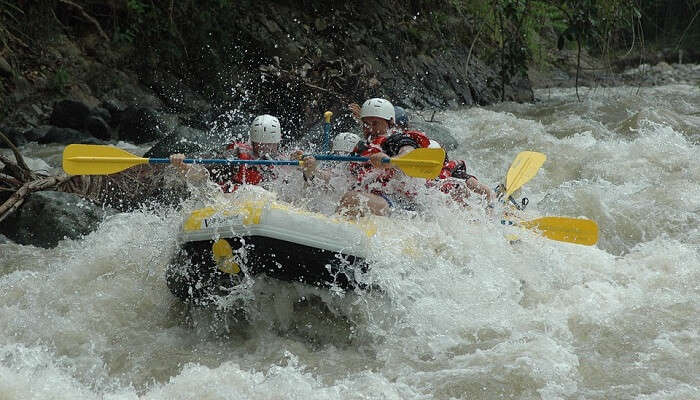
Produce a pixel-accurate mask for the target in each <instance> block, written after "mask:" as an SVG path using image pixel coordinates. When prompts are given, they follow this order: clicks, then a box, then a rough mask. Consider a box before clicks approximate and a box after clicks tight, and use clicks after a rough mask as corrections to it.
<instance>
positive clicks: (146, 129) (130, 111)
mask: <svg viewBox="0 0 700 400" xmlns="http://www.w3.org/2000/svg"><path fill="white" fill-rule="evenodd" d="M119 119H120V121H119V139H120V140H125V141H128V142H132V143H136V144H141V143H146V142H151V141H154V140H159V139H162V138H164V137H165V136H166V134H167V125H166V124H165V121H164V120H163V118H161V116H160V115H159V114H158V113H157V112H156V111H155V110H154V109H152V108H148V107H129V108H127V109H126V110H124V112H123V113H121V116H120V118H119Z"/></svg>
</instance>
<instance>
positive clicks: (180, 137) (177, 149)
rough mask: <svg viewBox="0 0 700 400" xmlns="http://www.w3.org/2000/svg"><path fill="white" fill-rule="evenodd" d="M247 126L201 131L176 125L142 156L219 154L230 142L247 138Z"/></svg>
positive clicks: (206, 155)
mask: <svg viewBox="0 0 700 400" xmlns="http://www.w3.org/2000/svg"><path fill="white" fill-rule="evenodd" d="M248 130H249V128H248V126H247V125H235V126H231V127H228V128H227V129H226V130H225V131H222V132H217V131H203V130H199V129H195V128H190V127H187V126H179V127H177V128H176V129H175V130H174V131H173V132H172V133H171V134H170V135H168V136H167V137H166V138H164V139H162V140H160V141H159V142H158V143H156V144H155V145H154V146H153V147H151V149H150V150H148V151H147V152H146V154H145V155H144V157H168V156H169V155H170V154H176V153H182V154H185V155H187V156H190V157H195V156H201V157H212V156H216V155H217V154H221V153H223V152H224V150H225V149H226V146H227V145H228V144H230V143H234V142H241V141H247V140H248Z"/></svg>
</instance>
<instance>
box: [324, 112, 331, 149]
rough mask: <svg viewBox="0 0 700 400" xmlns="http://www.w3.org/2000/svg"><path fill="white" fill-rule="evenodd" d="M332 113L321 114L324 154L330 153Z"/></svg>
mask: <svg viewBox="0 0 700 400" xmlns="http://www.w3.org/2000/svg"><path fill="white" fill-rule="evenodd" d="M332 116H333V113H332V112H330V111H326V112H325V113H324V114H323V120H324V122H323V151H325V152H326V153H328V152H330V151H331V117H332Z"/></svg>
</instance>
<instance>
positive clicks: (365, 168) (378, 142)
mask: <svg viewBox="0 0 700 400" xmlns="http://www.w3.org/2000/svg"><path fill="white" fill-rule="evenodd" d="M394 135H405V136H407V137H409V138H411V139H413V141H415V143H416V144H418V147H428V146H429V145H430V139H428V137H427V136H425V134H424V133H423V132H420V131H416V130H402V131H396V132H394V133H392V134H391V135H388V136H378V137H374V138H372V139H371V140H366V141H364V142H361V143H358V145H357V146H355V148H354V149H353V151H352V154H356V155H359V156H362V157H369V156H371V155H372V154H377V153H386V154H387V155H389V156H395V155H396V154H391V151H389V149H385V147H386V146H385V145H386V144H387V143H388V141H389V142H390V141H391V140H394V139H397V138H396V137H393V136H394ZM390 138H392V139H390ZM398 139H399V141H400V139H401V138H398ZM394 141H395V142H396V140H394ZM396 151H398V149H396ZM372 170H374V167H372V164H371V163H370V162H369V161H368V162H364V163H350V172H352V173H353V175H355V176H356V177H357V182H358V184H359V185H363V186H364V187H365V189H367V187H368V186H369V185H370V184H372V183H375V182H377V183H379V184H381V186H382V187H384V186H386V185H387V182H389V180H390V179H392V178H393V177H394V176H395V175H396V169H394V168H387V169H385V170H383V171H382V172H381V173H379V174H372V176H373V177H374V178H373V179H371V180H370V181H369V182H366V177H367V175H368V174H369V172H370V171H372Z"/></svg>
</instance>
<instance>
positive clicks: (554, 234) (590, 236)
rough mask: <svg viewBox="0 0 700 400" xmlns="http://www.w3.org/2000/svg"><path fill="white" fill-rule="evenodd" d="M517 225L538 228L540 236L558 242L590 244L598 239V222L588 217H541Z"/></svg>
mask: <svg viewBox="0 0 700 400" xmlns="http://www.w3.org/2000/svg"><path fill="white" fill-rule="evenodd" d="M518 225H520V226H522V227H524V228H527V229H534V230H538V231H540V232H541V233H542V236H544V237H546V238H549V239H552V240H558V241H560V242H568V243H576V244H582V245H586V246H591V245H594V244H596V242H597V241H598V224H596V223H595V221H591V220H590V219H579V218H566V217H543V218H538V219H533V220H532V221H524V222H520V223H519V224H518Z"/></svg>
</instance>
